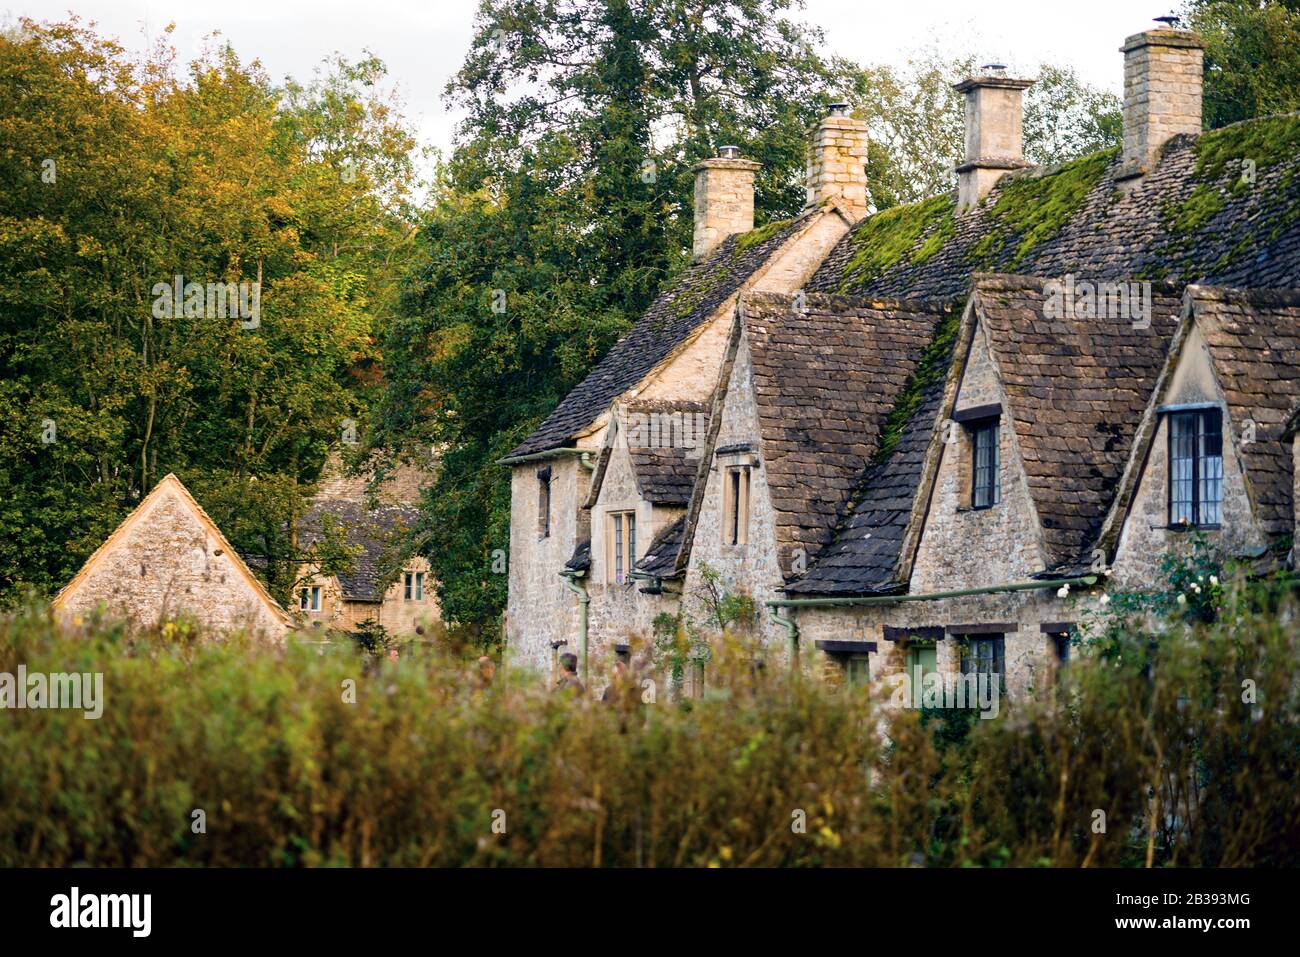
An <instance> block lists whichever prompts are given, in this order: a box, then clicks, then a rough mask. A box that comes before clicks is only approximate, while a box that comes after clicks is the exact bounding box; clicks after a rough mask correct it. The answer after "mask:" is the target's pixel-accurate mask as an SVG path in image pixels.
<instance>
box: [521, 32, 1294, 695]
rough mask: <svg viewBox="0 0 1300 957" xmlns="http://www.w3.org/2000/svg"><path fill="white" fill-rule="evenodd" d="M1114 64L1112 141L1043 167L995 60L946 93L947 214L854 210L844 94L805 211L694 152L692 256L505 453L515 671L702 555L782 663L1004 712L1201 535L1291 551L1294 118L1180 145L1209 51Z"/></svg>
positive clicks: (1153, 42) (1189, 48)
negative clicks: (981, 689) (952, 122)
mask: <svg viewBox="0 0 1300 957" xmlns="http://www.w3.org/2000/svg"><path fill="white" fill-rule="evenodd" d="M1121 52H1122V53H1123V57H1124V111H1123V121H1124V136H1123V145H1122V147H1119V148H1117V149H1115V150H1110V151H1106V152H1102V153H1098V154H1095V155H1092V156H1086V157H1083V158H1081V159H1078V160H1075V161H1072V162H1069V163H1066V164H1064V165H1061V166H1058V167H1054V168H1050V169H1044V168H1036V167H1032V166H1031V165H1030V164H1028V163H1027V162H1026V161H1025V159H1024V155H1023V146H1022V134H1021V129H1022V113H1021V97H1022V94H1023V91H1024V90H1025V89H1026V88H1028V87H1029V86H1030V85H1031V81H1029V80H1021V79H1014V78H1010V77H1007V76H1005V75H1004V74H1003V72H1002V71H1000V70H997V69H990V70H988V71H987V72H986V75H980V76H976V77H971V78H969V79H968V80H966V81H965V82H963V83H962V84H960V85H959V86H958V87H957V89H958V90H959V91H961V92H962V93H963V94H964V96H965V98H966V107H967V109H966V156H965V157H964V158H963V159H962V161H961V162H960V164H959V165H958V166H957V168H956V172H957V176H958V188H957V189H956V190H955V191H954V192H952V193H950V194H945V195H940V196H935V197H932V198H930V199H927V200H924V201H922V202H919V203H915V204H912V205H909V206H904V207H898V208H894V209H889V210H885V211H882V212H878V213H870V214H868V207H867V204H866V197H867V195H868V191H869V185H870V184H869V178H868V177H869V172H868V171H867V170H866V169H865V168H864V163H865V156H866V129H865V126H864V125H863V124H862V123H860V122H859V121H857V120H855V119H853V118H852V117H850V116H848V115H847V109H846V108H845V106H844V105H843V104H836V105H833V106H832V108H831V115H830V116H829V117H827V118H826V120H824V121H823V122H822V123H821V124H820V126H819V127H818V129H817V130H816V131H815V133H814V135H813V138H812V142H811V144H810V148H809V164H808V195H807V205H806V208H805V209H804V211H803V212H802V214H801V215H800V216H798V217H796V218H795V219H794V220H792V221H789V222H785V223H772V224H767V225H765V226H762V227H760V228H758V229H754V228H753V202H752V177H753V170H754V164H752V163H746V161H744V160H741V159H739V158H738V156H737V155H736V154H737V150H735V149H734V148H725V149H724V150H723V153H724V155H723V156H722V157H719V158H718V159H714V160H707V161H705V162H703V163H701V164H700V165H699V167H698V168H697V170H696V176H697V179H696V202H695V216H696V221H695V259H694V262H693V264H692V265H691V267H690V268H689V269H688V270H686V271H685V272H684V273H683V274H682V275H681V276H680V277H678V279H677V280H676V281H675V282H674V283H672V284H671V285H670V286H669V287H668V288H667V289H666V290H665V291H664V292H663V294H662V295H661V296H660V297H659V299H658V300H657V301H656V302H655V303H654V304H653V305H652V306H651V307H650V309H649V310H648V311H647V313H646V315H645V316H644V317H643V318H642V319H641V320H640V321H639V322H638V323H637V324H636V326H635V327H634V328H633V329H632V330H631V331H630V332H629V333H628V334H627V335H626V336H625V337H624V338H623V339H622V340H620V342H619V343H617V344H616V345H615V346H614V347H613V348H612V349H611V350H610V352H609V354H608V355H607V356H606V357H605V358H604V359H603V360H602V361H601V362H600V363H599V364H598V365H597V366H596V368H595V369H594V370H593V371H592V373H591V374H590V375H589V376H588V377H587V379H586V380H584V381H583V382H582V383H581V384H580V385H579V386H578V387H577V388H576V389H574V391H573V392H572V393H571V394H570V395H569V396H568V397H566V398H565V400H564V401H563V402H561V403H560V405H559V406H558V407H557V408H556V409H555V411H554V412H553V413H552V414H551V415H550V416H549V417H548V418H547V419H546V420H545V421H544V422H543V423H542V425H541V426H540V427H539V428H538V430H537V431H536V432H535V433H534V434H533V435H532V436H530V437H529V438H528V439H527V440H526V441H525V442H524V443H523V444H522V445H520V446H519V447H518V448H517V449H515V450H514V451H513V452H512V453H511V455H510V456H509V457H507V458H506V459H505V464H507V465H508V466H509V467H510V468H511V470H512V515H511V548H510V559H511V561H510V594H509V606H508V613H507V627H506V634H507V642H508V646H509V649H510V652H511V653H512V654H513V655H514V656H515V657H516V658H517V659H518V660H521V661H523V662H525V663H528V664H531V665H533V666H535V667H538V668H543V669H544V668H547V667H549V666H550V665H551V661H552V660H553V657H554V654H555V651H556V649H557V648H560V647H567V649H569V650H573V651H575V652H577V653H578V654H579V655H580V658H582V659H583V662H584V667H585V668H587V669H590V670H592V671H594V670H596V669H602V668H604V667H605V666H606V664H607V663H608V662H609V661H610V660H611V659H612V658H613V657H615V656H618V655H626V654H627V653H629V651H630V650H633V649H634V646H635V645H636V643H637V642H645V641H646V640H648V638H647V631H648V627H647V626H648V624H649V623H650V622H653V620H654V619H655V617H656V616H658V615H661V614H662V613H664V612H668V613H669V614H670V615H675V614H680V613H686V614H689V613H690V609H689V597H690V596H691V595H692V594H694V593H695V592H696V591H697V589H698V588H699V585H700V583H701V581H702V578H703V577H704V576H705V574H706V570H708V574H709V575H715V574H716V575H717V576H720V577H721V579H722V580H723V581H725V582H726V584H727V586H728V587H729V588H732V589H734V590H735V591H736V592H739V593H745V594H748V595H750V596H751V597H752V598H753V599H754V600H755V601H756V602H758V603H759V605H760V606H762V607H763V608H764V609H765V613H764V614H763V616H762V619H761V623H760V624H759V626H758V627H759V631H760V637H761V640H762V646H763V649H764V651H763V652H762V654H763V656H764V657H765V658H766V659H768V660H770V661H777V660H781V661H784V662H785V663H786V664H788V665H791V666H797V667H802V668H804V669H806V670H809V671H812V672H815V673H817V674H821V675H825V676H827V677H828V678H831V679H833V680H837V681H838V680H847V681H850V682H855V683H856V682H874V681H876V680H878V679H880V678H882V677H884V676H886V675H890V674H893V673H897V672H898V671H900V670H901V669H902V668H904V667H909V668H916V667H920V668H921V669H923V670H924V671H932V670H937V671H939V672H942V673H956V672H965V673H969V672H976V673H985V674H989V675H997V676H998V678H999V680H1000V681H1002V682H1003V683H1004V684H1005V685H1006V687H1007V689H1008V690H1009V691H1011V692H1012V693H1013V694H1014V693H1021V692H1023V691H1026V690H1029V689H1031V688H1033V687H1034V686H1035V685H1036V684H1040V683H1042V682H1043V681H1044V680H1046V679H1047V678H1048V677H1049V676H1050V675H1051V673H1052V672H1053V670H1054V669H1055V668H1057V667H1059V666H1060V665H1061V663H1062V662H1064V661H1065V660H1067V659H1068V656H1069V649H1070V641H1069V639H1070V636H1071V634H1072V633H1073V632H1074V630H1075V628H1076V626H1077V624H1078V621H1079V619H1080V616H1081V615H1082V614H1083V613H1084V611H1085V610H1086V609H1087V608H1088V607H1090V605H1091V603H1093V602H1098V601H1102V600H1103V596H1104V595H1105V593H1106V591H1107V590H1108V589H1122V588H1127V587H1134V586H1141V585H1143V584H1149V583H1150V582H1151V581H1152V580H1153V579H1152V576H1153V574H1154V568H1155V564H1156V563H1157V562H1158V560H1159V558H1160V556H1161V555H1162V554H1164V553H1165V552H1166V551H1167V550H1169V549H1170V548H1172V547H1175V546H1177V545H1178V544H1179V543H1185V542H1186V541H1187V533H1188V532H1189V531H1192V530H1199V531H1201V532H1202V533H1203V534H1204V535H1205V536H1206V537H1207V538H1209V539H1210V540H1211V541H1212V542H1215V543H1217V544H1218V545H1220V546H1221V547H1222V548H1223V549H1224V550H1226V551H1228V552H1229V553H1232V554H1236V555H1244V556H1249V557H1251V558H1252V559H1253V560H1256V561H1258V562H1261V563H1269V562H1272V563H1273V564H1280V563H1283V562H1287V561H1290V556H1289V554H1288V550H1289V548H1290V538H1291V536H1292V534H1293V532H1294V530H1295V528H1296V522H1297V513H1296V501H1297V499H1296V494H1295V489H1296V482H1297V481H1298V480H1300V473H1297V472H1296V471H1295V469H1294V462H1295V461H1296V458H1295V457H1296V455H1300V452H1297V451H1296V446H1295V445H1294V444H1293V443H1294V442H1295V436H1296V434H1297V428H1296V423H1297V421H1300V412H1297V409H1298V408H1300V116H1297V115H1289V116H1278V117H1267V118H1261V119H1257V120H1252V121H1249V122H1246V123H1241V124H1237V125H1235V126H1231V127H1227V128H1224V129H1221V130H1216V131H1212V132H1208V133H1205V132H1202V121H1201V74H1202V46H1201V42H1200V40H1199V38H1198V37H1197V36H1196V35H1195V34H1193V33H1190V32H1186V31H1182V30H1176V29H1168V28H1163V27H1162V28H1160V29H1153V30H1149V31H1147V32H1145V33H1140V34H1137V35H1135V36H1132V37H1129V38H1128V40H1127V41H1126V42H1125V43H1124V45H1123V46H1122V48H1121ZM706 680H707V679H706Z"/></svg>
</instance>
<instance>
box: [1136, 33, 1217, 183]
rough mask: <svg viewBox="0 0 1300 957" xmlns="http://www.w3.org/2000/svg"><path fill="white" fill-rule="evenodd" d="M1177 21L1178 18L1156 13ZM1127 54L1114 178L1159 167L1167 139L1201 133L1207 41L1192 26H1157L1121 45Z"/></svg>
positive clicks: (1137, 173)
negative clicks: (1119, 152)
mask: <svg viewBox="0 0 1300 957" xmlns="http://www.w3.org/2000/svg"><path fill="white" fill-rule="evenodd" d="M1156 19H1157V21H1158V22H1159V23H1162V24H1165V23H1168V24H1171V25H1172V24H1177V23H1178V22H1179V20H1178V18H1177V17H1173V16H1168V17H1157V18H1156ZM1120 52H1122V53H1123V54H1124V155H1123V162H1122V164H1121V166H1120V171H1119V173H1118V174H1117V175H1116V179H1121V180H1123V179H1131V178H1132V177H1134V176H1141V175H1142V174H1143V173H1145V172H1147V171H1148V170H1150V169H1151V168H1152V167H1153V166H1155V164H1156V162H1157V161H1158V160H1159V157H1160V151H1161V150H1162V149H1163V148H1164V145H1165V143H1167V142H1169V140H1170V139H1171V138H1173V137H1175V136H1177V135H1179V134H1180V133H1192V134H1196V133H1200V132H1201V84H1202V75H1203V72H1204V66H1205V64H1204V60H1205V44H1204V43H1203V42H1202V41H1201V38H1200V37H1199V36H1198V35H1197V34H1195V33H1193V32H1192V31H1190V30H1179V29H1171V28H1168V27H1157V28H1155V29H1153V30H1148V31H1146V32H1145V33H1138V34H1135V35H1134V36H1131V37H1129V38H1128V39H1127V40H1125V41H1124V45H1123V46H1122V47H1120Z"/></svg>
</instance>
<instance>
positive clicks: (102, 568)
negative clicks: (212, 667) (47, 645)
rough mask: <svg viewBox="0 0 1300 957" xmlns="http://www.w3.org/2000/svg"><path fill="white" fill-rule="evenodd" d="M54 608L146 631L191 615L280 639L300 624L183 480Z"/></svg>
mask: <svg viewBox="0 0 1300 957" xmlns="http://www.w3.org/2000/svg"><path fill="white" fill-rule="evenodd" d="M53 605H54V609H55V612H56V614H58V616H59V617H60V618H61V619H63V620H65V621H73V620H76V619H78V618H84V617H86V616H88V615H90V614H91V613H92V612H95V611H96V610H99V609H102V610H103V611H105V612H106V613H107V614H109V615H112V616H115V617H119V618H124V619H129V620H132V621H135V622H137V623H140V624H142V625H146V626H148V625H153V624H156V623H157V622H158V621H160V620H162V619H165V618H172V617H176V616H182V615H185V616H190V617H193V618H195V619H196V620H198V621H199V622H201V623H203V624H204V625H207V626H208V627H210V628H212V629H213V630H215V631H218V632H231V631H236V630H242V631H247V632H249V633H252V634H255V635H258V636H261V637H263V638H266V639H268V640H274V641H283V640H284V638H285V635H286V633H287V632H288V630H289V628H290V627H291V625H292V622H291V620H290V618H289V616H288V615H287V614H286V613H285V611H284V609H283V608H281V607H280V605H279V604H278V603H277V602H276V601H275V599H273V598H272V597H271V596H270V594H269V593H268V592H267V590H266V588H265V587H264V586H263V585H262V583H261V582H260V581H258V579H257V577H256V576H255V575H253V573H252V572H251V571H249V569H248V566H247V565H245V564H244V562H243V560H242V559H241V558H240V557H239V555H238V554H237V553H236V552H235V550H234V549H233V548H231V546H230V543H229V542H228V541H226V538H225V536H224V535H222V534H221V530H220V529H219V528H217V526H216V524H215V523H214V522H213V521H212V519H211V518H209V517H208V515H207V513H206V512H204V511H203V509H202V508H201V507H200V506H199V504H198V502H196V501H195V500H194V498H193V496H191V495H190V493H189V491H187V490H186V488H185V486H184V485H182V484H181V481H180V479H178V478H177V477H176V476H175V475H168V476H167V477H166V478H164V479H163V480H162V481H161V482H159V483H158V484H157V485H156V486H154V489H153V491H151V492H150V493H149V494H148V495H147V496H145V498H144V501H142V502H141V503H140V504H139V505H138V506H136V508H135V509H134V511H132V512H131V514H130V515H128V516H127V517H126V519H125V520H124V521H123V522H122V524H121V525H119V526H118V527H117V529H116V530H115V531H114V532H113V534H112V535H110V536H109V537H108V538H107V539H106V540H105V541H104V544H102V545H101V546H99V548H98V549H96V550H95V552H94V554H92V555H91V556H90V558H89V559H87V560H86V564H85V565H83V566H82V568H81V570H80V571H79V572H77V574H76V576H75V577H74V578H73V579H72V581H70V582H69V583H68V584H67V585H66V586H65V587H64V588H63V590H62V591H60V592H59V593H58V595H57V596H55V598H54V603H53Z"/></svg>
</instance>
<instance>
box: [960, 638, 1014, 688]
mask: <svg viewBox="0 0 1300 957" xmlns="http://www.w3.org/2000/svg"><path fill="white" fill-rule="evenodd" d="M952 637H953V638H954V639H956V641H957V648H958V651H959V656H958V669H959V672H960V673H961V674H963V675H968V674H988V675H994V674H996V675H997V676H998V690H999V693H1001V694H1006V693H1007V636H1006V634H1004V633H997V632H994V631H992V630H987V631H986V630H984V629H980V630H979V631H967V632H963V633H958V634H953V635H952ZM986 645H987V646H988V649H989V652H990V654H988V655H987V656H986V655H985V654H983V649H984V647H985V646H986ZM973 650H976V651H978V652H979V653H977V654H974V655H973V654H972V653H971V652H972V651H973ZM985 662H988V663H989V664H990V665H993V666H999V670H997V671H993V670H989V671H984V670H983V669H982V667H981V666H982V665H983V664H985ZM972 666H974V670H972Z"/></svg>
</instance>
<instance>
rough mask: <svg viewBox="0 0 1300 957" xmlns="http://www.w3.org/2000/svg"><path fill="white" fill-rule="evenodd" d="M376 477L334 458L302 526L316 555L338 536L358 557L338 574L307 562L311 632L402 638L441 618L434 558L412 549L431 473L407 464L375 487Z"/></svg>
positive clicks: (299, 603) (304, 597) (303, 590)
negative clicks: (376, 632) (365, 631)
mask: <svg viewBox="0 0 1300 957" xmlns="http://www.w3.org/2000/svg"><path fill="white" fill-rule="evenodd" d="M371 478H372V476H370V475H353V474H349V473H348V472H347V471H346V470H345V469H344V468H343V466H342V463H341V460H340V459H339V457H338V456H337V455H334V456H331V458H330V460H329V461H328V462H327V463H326V466H325V471H324V473H323V475H322V477H321V481H320V486H319V491H318V492H317V494H316V495H315V497H314V498H313V499H312V504H311V508H310V509H309V510H308V512H307V513H306V515H304V516H303V518H302V519H301V521H300V522H299V523H298V529H297V543H298V547H299V550H300V551H301V552H302V553H303V554H304V555H309V554H312V553H313V551H314V548H315V546H317V545H318V544H319V543H321V541H322V540H323V539H326V538H332V539H334V540H335V541H337V542H339V543H341V544H342V545H343V546H344V547H345V548H346V549H347V550H348V552H349V556H350V562H349V563H348V564H347V567H346V568H345V569H342V570H339V571H338V572H337V573H335V574H322V573H321V570H320V565H319V563H317V562H315V561H313V560H304V561H303V563H302V565H301V566H300V567H299V569H298V583H297V585H296V587H295V597H296V599H297V600H296V602H295V604H294V607H293V609H292V612H293V615H294V618H295V620H296V621H297V622H298V623H299V625H300V626H301V627H303V628H305V629H308V630H319V631H322V632H329V631H344V632H354V631H357V630H358V629H359V628H360V627H362V626H366V627H375V626H380V627H382V628H383V629H384V630H385V631H386V632H387V633H388V634H389V635H391V636H394V637H402V636H408V635H413V634H416V633H417V629H419V630H421V631H423V630H427V629H428V628H429V627H430V626H432V625H434V624H435V623H437V622H439V621H441V618H442V615H441V610H440V608H439V606H438V600H437V596H436V593H435V583H434V581H433V579H432V577H430V574H429V562H428V559H426V558H424V557H422V556H419V555H414V554H411V549H410V547H409V545H410V538H411V535H412V533H413V529H414V528H415V523H416V519H417V518H418V514H419V513H418V511H417V509H416V505H417V503H418V502H419V499H420V494H421V491H422V490H423V488H424V487H425V486H427V485H428V483H429V481H430V478H431V473H430V471H429V469H428V468H427V467H425V465H424V464H422V463H421V464H417V463H414V462H404V463H401V464H399V465H398V466H397V467H396V468H395V470H394V471H393V473H392V474H391V475H390V476H388V477H387V478H386V479H385V480H384V481H383V482H382V483H381V484H380V485H379V487H378V488H377V489H374V490H373V492H372V490H371V489H370V487H369V486H370V482H371Z"/></svg>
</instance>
